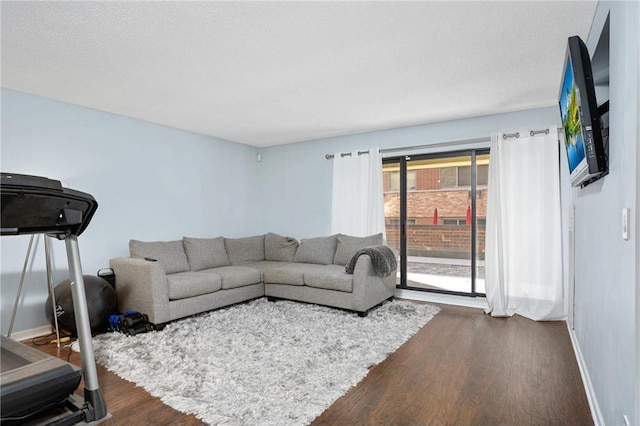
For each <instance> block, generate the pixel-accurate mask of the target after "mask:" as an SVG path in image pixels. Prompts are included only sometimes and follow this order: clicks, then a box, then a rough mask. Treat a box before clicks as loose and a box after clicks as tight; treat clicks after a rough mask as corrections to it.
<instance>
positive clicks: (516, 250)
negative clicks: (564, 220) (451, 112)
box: [485, 127, 566, 320]
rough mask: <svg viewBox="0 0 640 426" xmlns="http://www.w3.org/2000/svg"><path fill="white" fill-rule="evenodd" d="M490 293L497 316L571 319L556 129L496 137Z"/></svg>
mask: <svg viewBox="0 0 640 426" xmlns="http://www.w3.org/2000/svg"><path fill="white" fill-rule="evenodd" d="M488 188H489V189H488V192H489V194H488V199H487V228H486V247H485V253H486V261H485V265H486V270H485V274H486V275H485V278H486V292H487V302H488V304H489V309H488V310H487V312H491V315H493V316H511V315H513V314H519V315H522V316H524V317H527V318H529V319H532V320H556V319H562V318H564V317H565V316H566V312H565V305H564V291H563V284H562V229H561V207H560V169H559V152H558V133H557V128H555V127H552V128H550V129H549V134H547V135H545V134H542V135H537V136H531V137H530V136H529V133H528V132H520V137H519V138H508V139H506V140H505V139H504V138H503V135H502V134H501V133H498V134H493V135H492V136H491V161H490V164H489V185H488Z"/></svg>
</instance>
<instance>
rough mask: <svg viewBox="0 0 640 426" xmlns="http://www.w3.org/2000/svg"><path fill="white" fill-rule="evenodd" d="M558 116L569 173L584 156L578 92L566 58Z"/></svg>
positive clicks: (571, 67)
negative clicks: (560, 121)
mask: <svg viewBox="0 0 640 426" xmlns="http://www.w3.org/2000/svg"><path fill="white" fill-rule="evenodd" d="M560 114H561V115H562V126H563V127H564V136H565V140H564V143H565V147H566V149H567V159H568V160H569V172H573V171H574V170H575V169H576V167H577V166H578V164H580V162H581V161H582V160H584V158H585V156H586V155H585V151H584V138H583V137H582V122H581V121H580V90H579V89H578V87H577V86H576V82H575V78H574V76H573V66H572V64H571V58H568V63H567V67H566V69H565V73H564V79H563V82H562V91H561V92H560Z"/></svg>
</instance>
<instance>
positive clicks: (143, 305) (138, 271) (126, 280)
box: [109, 257, 169, 324]
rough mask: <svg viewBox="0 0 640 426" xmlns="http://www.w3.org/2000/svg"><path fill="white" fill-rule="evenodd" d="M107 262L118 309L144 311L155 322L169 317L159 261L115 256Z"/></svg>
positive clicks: (166, 286) (164, 278)
mask: <svg viewBox="0 0 640 426" xmlns="http://www.w3.org/2000/svg"><path fill="white" fill-rule="evenodd" d="M109 263H110V266H111V268H112V269H113V271H114V273H115V274H116V294H117V296H118V308H119V309H120V311H122V312H125V311H128V310H134V311H138V312H140V313H143V314H147V315H148V316H149V321H150V322H152V323H154V324H160V323H164V322H167V321H168V320H169V286H168V283H167V276H166V274H165V273H164V270H163V269H162V266H160V264H159V263H158V262H152V261H148V260H144V259H135V258H131V257H118V258H115V259H111V261H110V262H109Z"/></svg>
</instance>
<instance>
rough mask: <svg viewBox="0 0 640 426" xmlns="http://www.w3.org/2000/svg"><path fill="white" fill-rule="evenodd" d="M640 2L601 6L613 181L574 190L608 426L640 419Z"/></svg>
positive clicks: (583, 345) (593, 38)
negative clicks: (627, 219) (606, 34)
mask: <svg viewBox="0 0 640 426" xmlns="http://www.w3.org/2000/svg"><path fill="white" fill-rule="evenodd" d="M638 7H639V6H638V3H637V2H600V3H599V5H598V9H597V11H596V17H595V20H594V24H593V27H592V31H591V34H590V35H589V38H588V40H587V46H588V47H589V50H590V52H592V53H593V49H594V48H595V45H596V43H597V41H598V37H599V35H600V30H601V27H602V23H603V22H604V19H605V18H606V15H607V13H608V12H609V11H610V12H611V18H610V19H611V21H610V24H611V25H610V29H611V33H610V36H611V40H610V114H609V115H610V117H609V125H610V142H609V168H610V172H609V175H608V176H606V177H605V178H604V179H601V180H599V181H597V182H596V183H594V184H592V185H590V186H587V187H586V188H584V189H572V190H571V198H572V201H573V203H574V204H575V247H576V248H575V297H576V299H575V323H574V327H575V334H576V337H577V340H578V345H579V347H580V350H581V352H582V354H583V357H584V361H585V363H586V367H587V370H588V374H589V377H590V379H591V382H592V384H593V390H594V392H595V397H596V399H597V402H598V405H599V407H600V411H601V413H602V418H603V420H604V423H605V424H607V425H622V424H624V423H623V415H626V416H627V417H628V418H629V420H630V424H632V425H638V424H640V418H639V417H638V411H639V410H640V408H639V407H638V404H639V402H638V398H639V397H640V395H638V391H639V390H638V389H639V388H638V383H637V381H638V378H639V377H640V374H639V372H638V369H640V365H639V362H638V361H639V360H640V356H639V355H640V354H638V344H637V339H638V338H639V337H638V333H639V332H640V330H639V329H638V326H637V324H636V318H637V316H638V308H639V307H638V306H637V300H638V299H637V297H636V292H637V291H638V289H637V287H636V283H637V277H636V273H637V272H636V264H637V261H638V254H639V253H638V251H637V247H636V239H637V238H638V231H637V223H636V221H635V220H634V218H635V217H637V216H636V214H635V213H634V212H633V208H635V207H636V206H637V205H638V203H637V201H638V200H637V198H636V197H637V188H636V186H635V182H636V181H637V173H638V165H637V161H636V159H637V158H638V157H637V146H638V114H639V111H638V99H637V97H638V43H640V41H639V39H640V32H639V21H638V16H639V14H638ZM623 207H629V208H631V209H632V214H631V218H632V219H631V238H630V239H629V241H624V240H623V239H622V236H621V216H622V213H621V212H622V208H623Z"/></svg>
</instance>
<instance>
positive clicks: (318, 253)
mask: <svg viewBox="0 0 640 426" xmlns="http://www.w3.org/2000/svg"><path fill="white" fill-rule="evenodd" d="M337 244H338V239H337V234H336V235H330V236H328V237H317V238H307V239H304V240H302V241H300V247H298V251H296V256H295V258H294V260H293V261H294V262H296V263H315V264H318V265H331V264H332V263H333V257H334V256H335V254H336V246H337Z"/></svg>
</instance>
